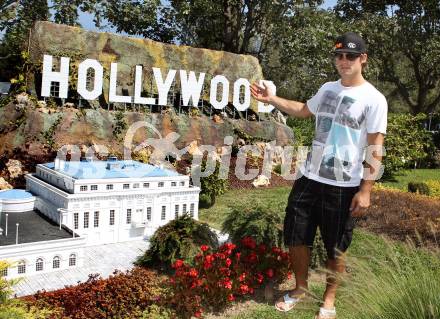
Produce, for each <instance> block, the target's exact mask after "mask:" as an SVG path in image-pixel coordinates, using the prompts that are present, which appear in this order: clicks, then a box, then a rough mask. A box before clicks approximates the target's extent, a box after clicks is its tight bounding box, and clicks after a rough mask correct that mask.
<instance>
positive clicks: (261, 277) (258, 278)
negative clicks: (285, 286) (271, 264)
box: [257, 273, 264, 284]
mask: <svg viewBox="0 0 440 319" xmlns="http://www.w3.org/2000/svg"><path fill="white" fill-rule="evenodd" d="M263 280H264V276H263V275H262V274H260V273H258V274H257V281H258V283H259V284H261V283H262V282H263Z"/></svg>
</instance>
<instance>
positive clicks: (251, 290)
mask: <svg viewBox="0 0 440 319" xmlns="http://www.w3.org/2000/svg"><path fill="white" fill-rule="evenodd" d="M249 293H250V294H251V295H253V294H254V288H252V287H250V288H249Z"/></svg>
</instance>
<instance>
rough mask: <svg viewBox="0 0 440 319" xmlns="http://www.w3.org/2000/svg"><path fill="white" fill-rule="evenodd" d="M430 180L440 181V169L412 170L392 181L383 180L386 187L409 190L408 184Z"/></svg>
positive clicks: (402, 173)
mask: <svg viewBox="0 0 440 319" xmlns="http://www.w3.org/2000/svg"><path fill="white" fill-rule="evenodd" d="M429 179H434V180H440V169H438V168H437V169H425V168H422V169H410V170H404V171H402V172H400V173H399V174H398V175H396V176H395V178H394V179H391V180H381V181H380V182H381V183H382V184H383V185H384V186H388V187H393V188H397V189H401V190H404V191H407V190H408V182H423V181H426V180H429Z"/></svg>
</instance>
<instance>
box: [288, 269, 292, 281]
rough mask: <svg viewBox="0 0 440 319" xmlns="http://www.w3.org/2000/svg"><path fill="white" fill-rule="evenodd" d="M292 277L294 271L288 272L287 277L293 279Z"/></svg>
mask: <svg viewBox="0 0 440 319" xmlns="http://www.w3.org/2000/svg"><path fill="white" fill-rule="evenodd" d="M291 278H292V273H291V272H290V271H289V272H288V273H287V279H291Z"/></svg>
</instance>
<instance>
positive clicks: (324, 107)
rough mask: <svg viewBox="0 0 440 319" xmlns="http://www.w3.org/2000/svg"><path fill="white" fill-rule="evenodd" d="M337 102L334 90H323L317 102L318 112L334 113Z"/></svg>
mask: <svg viewBox="0 0 440 319" xmlns="http://www.w3.org/2000/svg"><path fill="white" fill-rule="evenodd" d="M338 102H339V99H338V95H337V94H336V93H335V92H333V91H325V92H324V94H323V95H322V98H321V102H320V103H319V109H318V113H329V114H335V111H336V107H337V106H338Z"/></svg>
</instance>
